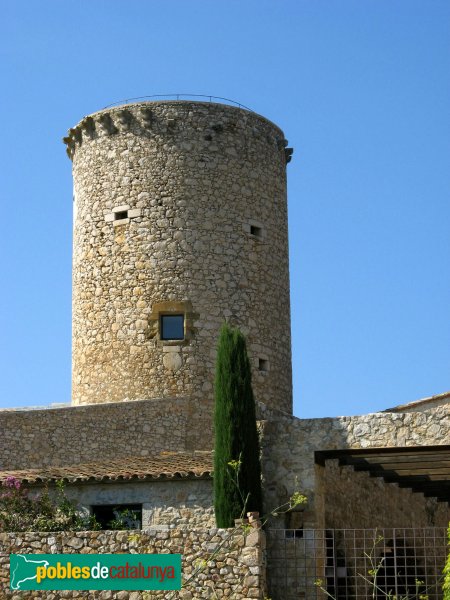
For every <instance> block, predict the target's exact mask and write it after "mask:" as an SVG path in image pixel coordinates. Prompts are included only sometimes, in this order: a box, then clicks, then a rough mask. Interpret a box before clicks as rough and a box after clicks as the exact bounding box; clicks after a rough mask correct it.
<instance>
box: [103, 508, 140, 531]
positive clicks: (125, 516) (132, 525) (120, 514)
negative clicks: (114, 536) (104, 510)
mask: <svg viewBox="0 0 450 600" xmlns="http://www.w3.org/2000/svg"><path fill="white" fill-rule="evenodd" d="M114 515H115V519H112V521H109V523H108V529H118V530H123V529H140V521H139V519H138V517H137V514H136V512H135V511H134V510H130V509H129V508H125V509H124V510H115V511H114Z"/></svg>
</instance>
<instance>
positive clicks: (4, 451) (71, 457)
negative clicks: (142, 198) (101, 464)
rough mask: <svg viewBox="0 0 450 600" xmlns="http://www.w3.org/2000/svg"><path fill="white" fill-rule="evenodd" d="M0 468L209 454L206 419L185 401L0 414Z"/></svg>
mask: <svg viewBox="0 0 450 600" xmlns="http://www.w3.org/2000/svg"><path fill="white" fill-rule="evenodd" d="M0 431H1V435H0V468H1V470H4V471H6V470H10V469H32V468H40V467H42V466H45V465H62V466H64V465H74V464H79V463H82V462H91V461H95V460H108V459H115V458H117V457H119V458H120V457H127V456H151V455H152V454H153V455H154V454H157V453H159V452H161V451H163V450H166V451H174V452H182V451H192V450H210V449H211V446H212V438H211V436H208V431H210V426H209V420H207V419H206V417H205V415H202V413H201V411H197V407H196V402H194V401H192V400H187V399H184V398H177V399H173V398H165V399H164V400H144V401H136V402H122V403H110V404H99V405H95V404H94V405H86V406H74V407H64V408H48V409H43V410H16V411H14V410H4V411H0Z"/></svg>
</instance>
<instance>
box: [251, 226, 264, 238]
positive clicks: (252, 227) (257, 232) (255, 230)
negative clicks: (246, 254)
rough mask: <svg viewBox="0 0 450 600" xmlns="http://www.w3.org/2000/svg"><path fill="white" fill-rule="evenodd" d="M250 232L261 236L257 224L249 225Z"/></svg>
mask: <svg viewBox="0 0 450 600" xmlns="http://www.w3.org/2000/svg"><path fill="white" fill-rule="evenodd" d="M250 233H251V235H254V236H255V237H257V238H262V227H258V226H257V225H250Z"/></svg>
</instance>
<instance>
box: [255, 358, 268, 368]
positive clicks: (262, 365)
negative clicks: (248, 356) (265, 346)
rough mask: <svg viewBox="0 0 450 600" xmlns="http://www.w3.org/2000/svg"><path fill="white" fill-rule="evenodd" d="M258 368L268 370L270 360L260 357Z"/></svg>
mask: <svg viewBox="0 0 450 600" xmlns="http://www.w3.org/2000/svg"><path fill="white" fill-rule="evenodd" d="M258 370H259V371H268V370H269V361H268V360H266V359H265V358H260V359H259V361H258Z"/></svg>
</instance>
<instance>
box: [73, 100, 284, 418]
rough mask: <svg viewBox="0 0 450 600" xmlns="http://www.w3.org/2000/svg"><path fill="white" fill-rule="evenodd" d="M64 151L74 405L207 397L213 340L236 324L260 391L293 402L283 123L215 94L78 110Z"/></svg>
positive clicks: (280, 403) (203, 403)
mask: <svg viewBox="0 0 450 600" xmlns="http://www.w3.org/2000/svg"><path fill="white" fill-rule="evenodd" d="M64 141H65V142H66V144H67V152H68V154H69V156H70V158H71V159H72V160H73V178H74V251H73V398H72V402H73V404H84V403H99V402H114V401H122V400H126V399H129V400H137V399H149V398H161V397H165V396H167V397H190V398H192V399H193V400H194V402H195V406H197V403H198V408H199V411H210V410H211V409H212V405H213V380H214V362H215V353H216V344H217V338H218V333H219V329H220V326H221V324H222V323H223V322H224V321H229V322H230V323H231V324H233V325H237V326H239V327H240V328H241V330H242V331H243V332H244V333H245V334H246V336H247V342H248V349H249V354H250V361H251V364H252V367H253V388H254V391H255V396H256V398H257V400H260V401H262V402H265V403H266V404H267V405H269V406H272V407H275V408H280V409H282V410H284V411H287V412H291V409H292V390H291V344H290V307H289V267H288V237H287V204H286V163H287V162H288V161H289V159H290V154H291V153H292V150H291V149H289V148H286V145H287V142H286V140H285V139H284V134H283V132H282V131H281V130H280V129H279V128H278V127H277V126H276V125H274V124H273V123H271V122H270V121H268V120H267V119H265V118H263V117H261V116H260V115H258V114H256V113H253V112H251V111H249V110H245V109H243V108H238V107H236V106H231V105H225V104H217V103H212V102H197V101H195V102H192V101H184V100H183V101H157V102H140V103H135V104H128V105H122V106H117V107H114V108H108V109H105V110H102V111H100V112H97V113H94V114H92V115H90V116H87V117H85V118H84V119H82V120H81V121H80V123H79V124H78V125H77V126H76V127H74V128H73V129H70V130H69V134H68V137H66V138H64Z"/></svg>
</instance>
